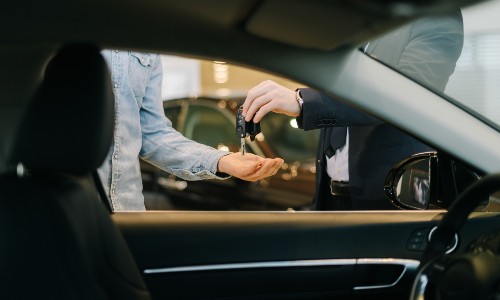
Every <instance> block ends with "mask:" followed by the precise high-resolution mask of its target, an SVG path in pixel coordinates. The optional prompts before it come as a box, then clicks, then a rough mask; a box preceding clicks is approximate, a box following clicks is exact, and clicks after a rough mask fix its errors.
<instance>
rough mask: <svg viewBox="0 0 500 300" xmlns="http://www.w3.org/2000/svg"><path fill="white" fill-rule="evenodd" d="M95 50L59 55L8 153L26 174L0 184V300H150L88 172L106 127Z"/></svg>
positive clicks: (104, 80) (104, 76) (109, 122)
mask: <svg viewBox="0 0 500 300" xmlns="http://www.w3.org/2000/svg"><path fill="white" fill-rule="evenodd" d="M113 114H114V113H113V99H112V93H111V90H110V77H109V74H108V72H107V69H106V65H105V62H104V60H103V59H102V57H101V56H100V53H99V49H98V48H96V47H93V46H89V45H72V46H68V47H65V48H63V49H62V50H61V52H60V53H59V54H58V55H57V56H56V57H55V58H54V59H53V60H52V61H51V62H50V63H49V65H48V67H47V70H46V74H45V79H44V81H43V83H42V85H41V87H40V89H39V91H38V92H37V94H36V95H35V97H34V99H33V102H32V103H31V106H30V107H29V108H28V111H27V114H26V118H25V119H23V120H22V125H21V129H20V131H19V135H18V137H17V139H16V144H15V146H14V149H15V151H17V152H15V153H14V155H13V156H12V158H13V162H16V160H17V161H21V162H22V163H23V164H24V165H25V166H26V167H27V169H28V170H29V173H28V175H25V176H22V177H19V176H17V175H16V174H6V175H4V176H2V177H0V266H1V270H2V271H1V272H0V274H1V275H0V298H1V299H61V300H62V299H65V300H66V299H149V298H150V295H149V292H148V290H147V288H146V286H145V284H144V282H143V279H142V276H141V274H140V271H139V270H138V268H137V266H136V263H135V261H134V258H133V256H132V254H131V252H130V251H129V249H128V246H127V244H126V242H125V239H124V238H123V236H122V235H121V232H120V231H119V229H118V228H117V226H116V225H115V224H114V223H113V221H112V219H111V217H110V215H109V213H108V212H107V211H106V210H105V208H104V206H103V204H102V203H101V202H100V200H99V197H98V194H97V192H96V188H95V185H94V183H93V181H92V180H91V177H90V172H91V171H92V170H93V169H95V168H96V167H97V166H99V165H100V163H102V161H103V160H104V157H105V155H106V152H107V151H108V149H109V145H110V141H111V137H112V132H113V131H112V129H113Z"/></svg>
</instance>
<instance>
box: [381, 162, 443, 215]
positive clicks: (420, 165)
mask: <svg viewBox="0 0 500 300" xmlns="http://www.w3.org/2000/svg"><path fill="white" fill-rule="evenodd" d="M437 157H438V156H437V153H436V152H424V153H419V154H415V155H413V156H411V157H409V158H407V159H405V160H403V161H402V162H400V163H398V164H397V165H395V166H394V167H393V168H392V169H391V170H390V171H389V174H388V175H387V177H386V179H385V184H384V190H385V193H386V195H387V197H388V198H389V200H390V201H391V202H392V203H393V204H394V205H395V206H397V207H399V208H401V209H429V208H438V207H440V205H439V203H438V201H437V186H438V185H437V176H436V171H437Z"/></svg>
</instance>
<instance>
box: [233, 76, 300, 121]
mask: <svg viewBox="0 0 500 300" xmlns="http://www.w3.org/2000/svg"><path fill="white" fill-rule="evenodd" d="M271 111H272V112H275V113H281V114H285V115H288V116H292V117H296V116H298V115H299V113H300V105H299V103H298V102H297V101H296V100H295V92H294V91H293V90H290V89H288V88H286V87H284V86H282V85H279V84H277V83H275V82H273V81H271V80H266V81H264V82H261V83H260V84H258V85H257V86H255V87H254V88H252V89H250V90H249V91H248V94H247V97H246V99H245V102H244V103H243V111H242V114H243V116H245V120H246V121H247V122H249V121H250V120H252V117H253V120H254V122H255V123H257V122H260V120H261V119H262V118H263V117H264V116H265V115H266V114H267V113H269V112H271Z"/></svg>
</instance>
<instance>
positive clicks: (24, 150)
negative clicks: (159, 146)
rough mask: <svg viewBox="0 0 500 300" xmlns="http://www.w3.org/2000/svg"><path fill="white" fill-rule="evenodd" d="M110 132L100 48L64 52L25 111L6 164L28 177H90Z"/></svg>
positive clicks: (109, 92) (77, 47)
mask: <svg viewBox="0 0 500 300" xmlns="http://www.w3.org/2000/svg"><path fill="white" fill-rule="evenodd" d="M113 126H114V104H113V93H112V89H111V77H110V74H109V71H108V68H107V66H106V62H105V61H104V59H103V57H102V56H101V54H100V50H99V48H98V47H96V46H94V45H88V44H73V45H68V46H65V47H63V48H62V49H61V50H60V51H59V52H58V54H57V55H56V56H55V57H54V58H53V59H52V60H51V61H50V62H49V64H48V66H47V68H46V70H45V77H44V80H43V82H42V84H41V86H40V87H39V89H38V90H37V92H36V93H35V95H34V98H33V99H32V101H31V103H30V104H29V106H28V107H27V110H26V112H25V114H24V117H23V119H22V120H21V124H20V127H19V130H18V133H17V136H16V139H15V141H14V145H13V148H12V150H13V151H12V153H11V157H10V162H11V163H12V164H13V165H18V163H22V165H23V166H24V167H25V168H27V169H28V170H30V171H44V172H46V171H48V172H65V173H70V174H77V175H80V174H84V173H88V172H91V171H92V170H95V169H96V168H97V167H99V166H100V165H101V164H102V162H103V160H104V158H105V156H106V154H107V152H108V150H109V147H110V145H111V139H112V135H113Z"/></svg>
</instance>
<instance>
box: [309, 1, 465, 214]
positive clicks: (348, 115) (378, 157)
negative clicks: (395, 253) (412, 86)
mask: <svg viewBox="0 0 500 300" xmlns="http://www.w3.org/2000/svg"><path fill="white" fill-rule="evenodd" d="M462 46H463V23H462V15H461V13H460V11H457V12H456V13H455V14H453V15H449V16H444V17H436V16H434V17H427V18H423V19H419V20H417V21H414V22H412V23H410V24H408V25H406V26H404V27H402V28H400V29H398V30H396V31H393V32H391V33H389V34H387V35H384V36H383V37H381V38H380V39H377V40H375V41H371V42H370V43H369V44H368V47H367V51H366V52H367V53H368V54H369V55H371V56H373V57H374V58H376V59H377V60H380V61H382V62H383V63H385V64H387V65H388V66H389V67H392V68H394V69H396V70H398V71H399V72H402V73H403V74H406V75H408V76H409V77H411V78H413V79H415V80H416V81H418V82H421V83H422V84H424V85H426V86H428V87H431V88H433V89H435V90H437V91H444V88H445V86H446V83H447V82H448V79H449V77H450V75H451V74H452V73H453V71H454V69H455V64H456V61H457V60H458V58H459V56H460V53H461V51H462ZM301 95H302V98H303V99H304V105H303V114H302V124H301V127H302V128H304V130H311V129H322V131H321V135H320V142H319V146H318V157H317V161H316V194H315V198H316V205H317V208H318V209H322V203H324V201H326V199H327V197H329V195H328V194H329V192H330V190H329V186H328V184H329V181H330V178H329V177H328V175H327V173H326V159H325V153H324V149H325V146H324V144H325V143H329V141H327V140H326V137H330V135H331V133H330V131H331V130H332V126H346V127H348V128H349V153H348V156H349V185H350V189H351V199H352V205H353V209H394V208H395V207H394V206H393V205H392V204H390V202H389V200H387V198H386V196H385V193H384V191H383V185H384V180H385V177H386V175H387V173H388V171H389V169H390V168H391V167H392V166H393V165H394V164H396V163H397V162H399V161H400V160H402V159H403V158H406V157H409V156H411V155H412V154H415V153H418V152H424V151H429V150H431V149H430V147H428V146H427V145H425V144H423V143H421V142H420V141H418V140H416V139H415V138H413V137H411V136H409V135H408V134H406V133H404V132H402V131H401V130H399V129H397V128H395V127H393V126H391V125H389V124H386V123H384V122H383V121H381V120H378V119H376V118H374V117H372V116H371V115H369V114H367V113H364V112H361V111H359V110H356V109H354V108H352V107H350V106H349V105H346V104H345V103H343V102H341V101H338V100H336V99H333V98H331V97H328V96H327V95H324V94H321V93H319V92H317V91H314V90H312V89H301ZM332 138H335V136H333V137H332Z"/></svg>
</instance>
